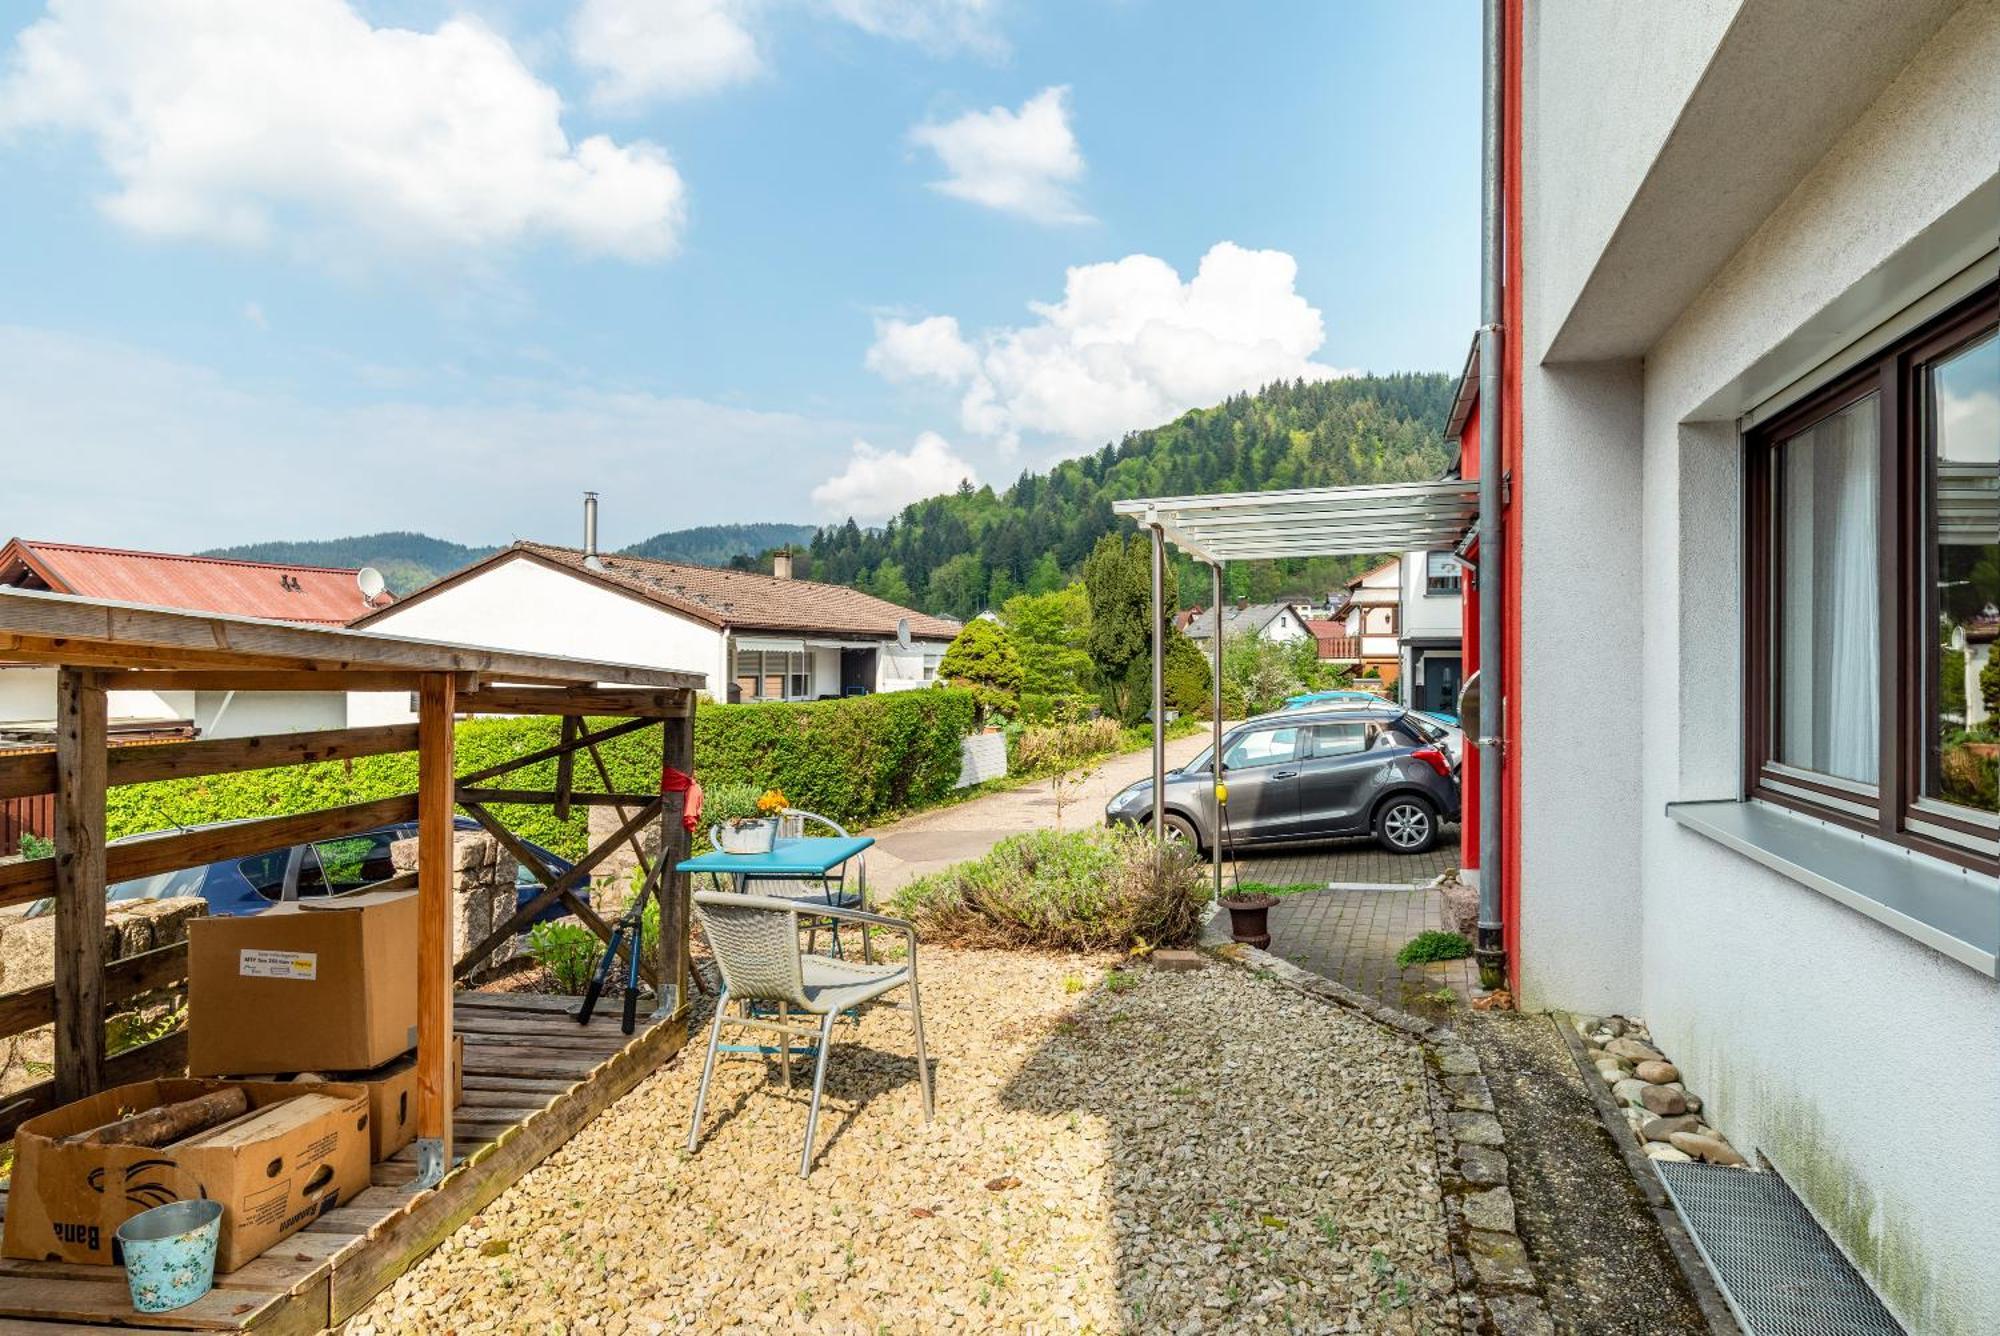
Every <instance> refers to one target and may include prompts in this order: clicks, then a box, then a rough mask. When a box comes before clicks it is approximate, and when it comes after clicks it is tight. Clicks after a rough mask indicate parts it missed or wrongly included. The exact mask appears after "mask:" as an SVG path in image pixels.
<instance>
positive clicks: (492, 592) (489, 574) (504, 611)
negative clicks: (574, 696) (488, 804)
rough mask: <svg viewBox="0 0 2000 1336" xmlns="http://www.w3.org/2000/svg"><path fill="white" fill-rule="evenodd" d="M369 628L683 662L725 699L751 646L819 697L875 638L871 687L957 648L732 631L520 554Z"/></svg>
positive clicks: (393, 697) (920, 682)
mask: <svg viewBox="0 0 2000 1336" xmlns="http://www.w3.org/2000/svg"><path fill="white" fill-rule="evenodd" d="M368 627H369V629H370V630H377V631H384V632H390V633H393V634H396V635H403V636H412V637H416V638H420V639H425V640H449V641H453V642H456V643H460V644H469V645H491V646H493V647H495V648H497V649H512V650H521V651H525V652H531V653H540V654H562V655H565V656H568V657H571V658H578V659H595V660H600V661H602V662H606V663H635V664H643V665H645V666H646V667H649V668H674V669H680V670H682V671H684V672H691V673H699V674H701V675H702V678H703V681H704V683H705V684H706V685H705V686H704V688H703V689H704V690H706V691H707V692H708V693H709V694H710V695H711V696H714V697H716V698H717V699H721V698H722V697H723V696H724V694H725V692H726V688H727V685H728V683H730V682H731V681H732V680H733V679H734V678H735V677H736V676H737V673H736V667H737V666H738V665H739V664H740V663H741V660H740V658H739V656H741V655H743V654H745V653H755V654H760V655H762V654H768V655H769V656H770V657H769V659H768V660H763V659H760V660H759V661H758V663H759V668H760V671H759V672H753V673H752V675H753V676H757V675H760V673H761V672H769V673H771V674H775V675H778V676H780V677H782V678H783V679H784V682H783V684H782V689H783V690H784V692H785V694H786V695H787V696H790V697H792V698H802V699H812V698H814V697H817V696H820V695H838V694H840V691H841V653H842V648H843V646H846V647H849V648H853V647H856V646H862V645H867V646H868V647H869V648H872V649H873V650H874V665H873V672H872V674H871V675H870V676H869V677H868V678H867V680H866V681H865V682H864V685H865V686H866V688H867V689H868V690H871V691H901V690H907V689H909V688H911V687H918V686H927V685H929V684H930V683H931V682H932V681H934V680H935V678H936V670H937V662H938V659H939V658H940V657H941V656H942V655H943V653H944V649H945V646H944V644H943V643H935V644H934V643H930V642H926V641H914V642H912V643H911V645H910V647H909V648H908V649H904V648H902V647H900V646H898V645H897V644H895V643H894V642H893V641H891V642H887V643H885V644H880V645H877V644H875V643H874V642H864V641H859V640H854V639H852V638H851V637H845V638H844V637H816V636H814V635H813V634H811V633H810V632H782V631H777V632H766V631H745V632H731V631H729V630H727V629H725V628H720V627H715V626H711V625H708V624H706V623H703V622H699V621H696V620H694V619H693V618H691V617H685V616H682V615H681V614H680V613H677V612H674V611H672V610H671V609H668V608H665V607H662V606H660V605H659V604H657V603H653V602H649V601H648V600H646V599H643V598H639V597H635V596H634V595H632V594H629V593H624V592H620V591H619V590H616V589H613V588H609V587H607V586H604V585H601V584H598V583H595V582H594V581H591V580H588V579H584V578H581V577H580V576H577V575H575V574H572V573H570V572H568V571H564V570H561V569H558V568H556V567H553V566H550V565H547V564H545V563H543V562H540V561H535V560H532V559H530V558H527V557H518V556H517V557H514V558H512V559H508V560H501V561H497V562H495V563H494V564H493V565H491V566H488V567H487V568H485V569H483V570H480V571H477V572H476V573H474V574H472V575H469V576H467V577H466V578H464V579H461V580H459V581H458V582H457V583H455V584H451V585H448V586H445V587H442V588H439V589H436V590H434V591H432V592H431V593H429V594H427V595H425V596H424V597H422V598H417V599H413V600H410V601H408V602H404V603H399V604H397V605H396V606H395V607H394V608H392V609H390V610H389V611H387V612H385V613H383V614H381V615H380V616H379V617H376V618H374V619H373V620H371V621H370V622H369V623H368ZM793 665H796V669H797V671H798V672H799V673H802V674H803V675H804V683H805V689H804V690H803V691H795V690H794V689H793V686H794V684H793V681H792V672H791V671H790V670H791V669H792V667H793ZM347 709H348V721H349V723H350V724H354V725H360V724H376V723H402V722H407V721H409V720H410V719H413V718H415V717H416V716H415V714H414V713H413V712H412V710H411V709H410V701H409V697H408V695H407V694H404V693H383V692H366V693H354V694H352V695H350V696H349V697H348V706H347Z"/></svg>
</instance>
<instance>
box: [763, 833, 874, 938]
mask: <svg viewBox="0 0 2000 1336" xmlns="http://www.w3.org/2000/svg"><path fill="white" fill-rule="evenodd" d="M778 817H779V821H778V834H779V836H780V837H781V838H783V839H788V840H795V839H800V838H802V837H804V835H805V833H806V830H807V823H808V822H810V823H814V824H817V825H821V826H825V827H826V828H827V830H828V831H829V832H830V833H832V834H833V835H835V836H838V837H839V838H840V839H843V840H845V839H849V838H851V835H850V832H849V831H848V829H847V827H845V826H843V825H841V824H840V823H839V822H838V821H835V820H834V819H833V818H832V817H828V816H821V815H820V814H819V813H818V812H808V811H806V810H804V809H803V808H799V807H787V808H786V809H785V810H784V811H782V812H780V813H779V814H778ZM851 861H852V862H853V864H854V872H855V885H854V887H853V888H852V889H850V888H849V886H848V884H847V867H846V865H845V864H843V865H842V866H841V868H840V871H839V873H838V875H834V876H827V877H822V878H812V879H804V878H799V879H790V880H783V881H779V880H765V879H762V878H759V879H758V880H757V881H756V882H755V883H753V884H754V885H755V886H756V887H757V893H758V894H759V895H768V896H770V897H771V898H772V899H774V900H793V899H796V900H800V901H805V902H811V903H819V902H824V903H826V904H829V905H834V906H836V907H838V908H841V909H867V908H868V855H866V854H856V855H855V856H854V858H853V859H852V860H851ZM821 927H825V928H826V930H827V936H828V937H829V938H831V940H832V948H831V950H830V952H829V954H831V955H833V956H835V957H838V956H839V955H840V954H841V950H840V927H839V925H838V924H837V923H832V922H829V921H828V920H825V919H820V918H817V917H812V916H807V917H806V920H805V929H806V950H807V951H808V952H812V951H817V950H818V949H819V930H820V928H821ZM861 945H862V951H861V958H862V959H863V960H870V959H872V956H871V955H870V954H869V951H868V929H867V926H866V925H863V927H862V930H861Z"/></svg>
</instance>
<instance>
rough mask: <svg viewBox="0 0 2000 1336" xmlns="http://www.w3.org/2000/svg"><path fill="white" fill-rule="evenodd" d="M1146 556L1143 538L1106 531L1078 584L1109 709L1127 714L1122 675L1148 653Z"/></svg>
mask: <svg viewBox="0 0 2000 1336" xmlns="http://www.w3.org/2000/svg"><path fill="white" fill-rule="evenodd" d="M1151 561H1152V558H1151V555H1150V553H1149V552H1148V551H1147V542H1146V539H1145V538H1144V537H1142V536H1140V535H1138V534H1133V535H1132V537H1131V539H1130V541H1129V542H1128V541H1127V540H1125V539H1122V538H1120V537H1119V536H1118V535H1117V534H1106V535H1104V537H1102V538H1100V539H1099V540H1098V541H1097V546H1096V547H1094V548H1092V549H1091V552H1090V556H1089V557H1088V558H1087V559H1085V561H1084V563H1083V588H1084V593H1085V595H1086V596H1087V597H1088V599H1089V602H1090V638H1089V642H1088V648H1089V650H1090V658H1091V661H1092V662H1093V663H1095V664H1096V665H1097V677H1098V681H1099V682H1100V683H1102V684H1103V686H1104V689H1105V693H1106V695H1107V697H1108V700H1107V702H1106V703H1107V704H1109V705H1110V707H1111V712H1112V713H1113V714H1115V715H1117V716H1118V717H1119V718H1121V719H1123V718H1127V717H1129V716H1130V713H1131V694H1130V691H1129V689H1128V683H1127V680H1126V679H1127V674H1128V673H1129V671H1130V669H1131V667H1132V662H1133V660H1135V659H1138V658H1140V657H1142V656H1144V655H1146V654H1149V653H1151V651H1152V647H1151V645H1150V643H1149V642H1148V640H1147V633H1146V625H1147V621H1148V616H1149V612H1148V609H1149V607H1150V605H1151V603H1152V597H1153V595H1152V589H1151V584H1152V569H1151Z"/></svg>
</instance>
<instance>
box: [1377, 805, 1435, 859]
mask: <svg viewBox="0 0 2000 1336" xmlns="http://www.w3.org/2000/svg"><path fill="white" fill-rule="evenodd" d="M1437 836H1438V823H1437V809H1436V808H1435V807H1432V806H1431V805H1430V803H1429V802H1427V801H1425V800H1424V799H1422V798H1419V797H1416V796H1414V795H1412V794H1403V795H1401V796H1399V797H1395V798H1391V799H1390V800H1389V801H1388V802H1386V803H1383V804H1382V809H1381V810H1380V811H1378V812H1377V813H1375V838H1376V840H1377V841H1379V842H1380V843H1381V845H1382V847H1383V848H1384V849H1387V850H1388V851H1389V852H1390V853H1392V854H1420V853H1423V852H1424V851H1425V850H1427V849H1429V848H1430V847H1431V846H1432V845H1433V844H1436V843H1437Z"/></svg>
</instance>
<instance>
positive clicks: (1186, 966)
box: [1151, 947, 1208, 974]
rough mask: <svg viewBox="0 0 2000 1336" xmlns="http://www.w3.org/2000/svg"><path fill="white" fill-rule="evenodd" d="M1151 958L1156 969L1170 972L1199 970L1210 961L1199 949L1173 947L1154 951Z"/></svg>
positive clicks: (1180, 972)
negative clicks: (1189, 949) (1187, 949)
mask: <svg viewBox="0 0 2000 1336" xmlns="http://www.w3.org/2000/svg"><path fill="white" fill-rule="evenodd" d="M1151 959H1152V962H1153V968H1154V969H1156V970H1164V971H1166V972H1167V973H1169V974H1183V973H1186V972H1187V971H1189V970H1198V969H1200V968H1202V966H1204V965H1206V964H1207V963H1208V962H1207V961H1206V960H1205V959H1203V958H1202V954H1201V952H1199V951H1183V950H1178V949H1175V948H1172V947H1169V948H1168V949H1166V950H1164V951H1155V952H1153V954H1152V957H1151Z"/></svg>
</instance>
